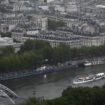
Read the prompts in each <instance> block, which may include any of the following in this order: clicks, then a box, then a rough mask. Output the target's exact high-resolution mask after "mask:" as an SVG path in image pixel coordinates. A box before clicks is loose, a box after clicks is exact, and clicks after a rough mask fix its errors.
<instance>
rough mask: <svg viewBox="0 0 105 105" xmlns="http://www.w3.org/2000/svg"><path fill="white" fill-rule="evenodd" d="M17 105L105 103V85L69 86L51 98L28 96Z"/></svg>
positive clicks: (99, 104)
mask: <svg viewBox="0 0 105 105" xmlns="http://www.w3.org/2000/svg"><path fill="white" fill-rule="evenodd" d="M19 105H105V86H103V87H92V88H89V87H77V88H72V87H69V88H67V89H66V90H64V91H63V93H62V96H61V97H59V98H56V99H53V100H40V99H36V98H29V99H28V100H26V102H24V103H21V104H19Z"/></svg>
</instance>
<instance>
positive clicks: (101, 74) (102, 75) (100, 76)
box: [95, 73, 105, 80]
mask: <svg viewBox="0 0 105 105" xmlns="http://www.w3.org/2000/svg"><path fill="white" fill-rule="evenodd" d="M104 77H105V73H98V74H96V76H95V80H99V79H102V78H104Z"/></svg>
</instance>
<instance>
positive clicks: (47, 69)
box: [0, 57, 105, 81]
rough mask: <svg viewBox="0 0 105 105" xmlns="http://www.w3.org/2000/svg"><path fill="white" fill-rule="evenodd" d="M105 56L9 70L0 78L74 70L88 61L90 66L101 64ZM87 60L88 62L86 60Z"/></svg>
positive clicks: (15, 77) (0, 75)
mask: <svg viewBox="0 0 105 105" xmlns="http://www.w3.org/2000/svg"><path fill="white" fill-rule="evenodd" d="M104 60H105V58H104V57H102V58H98V59H96V58H94V59H88V60H84V59H83V60H74V61H68V62H65V63H58V65H47V66H43V67H40V68H37V69H30V70H20V71H16V72H9V73H3V74H0V80H1V81H5V80H10V79H18V78H22V77H28V76H32V75H42V74H47V73H51V72H60V71H66V70H72V69H73V68H78V67H81V66H82V67H84V66H87V65H85V64H86V63H87V64H88V63H89V64H90V65H88V66H92V65H99V64H105V61H104ZM85 61H86V62H85Z"/></svg>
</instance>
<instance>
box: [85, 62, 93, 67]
mask: <svg viewBox="0 0 105 105" xmlns="http://www.w3.org/2000/svg"><path fill="white" fill-rule="evenodd" d="M91 65H92V63H91V62H89V61H85V62H84V66H91Z"/></svg>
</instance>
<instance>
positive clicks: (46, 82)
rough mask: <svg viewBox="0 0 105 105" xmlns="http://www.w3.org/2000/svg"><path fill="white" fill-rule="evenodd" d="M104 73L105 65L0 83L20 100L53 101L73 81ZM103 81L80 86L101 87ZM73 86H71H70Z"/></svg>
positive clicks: (104, 81) (104, 82)
mask: <svg viewBox="0 0 105 105" xmlns="http://www.w3.org/2000/svg"><path fill="white" fill-rule="evenodd" d="M99 72H105V65H97V66H91V67H85V68H76V69H72V70H69V71H61V72H54V73H49V74H47V77H46V78H44V76H43V75H40V76H31V77H27V78H21V79H15V80H8V81H5V82H2V84H4V85H6V86H7V87H9V88H10V89H12V90H13V91H14V92H15V93H17V94H18V95H19V96H20V97H22V98H28V97H30V96H36V97H44V98H45V99H53V98H56V97H59V96H61V94H62V91H63V90H64V89H66V88H67V87H68V86H71V85H72V81H73V79H75V78H77V77H80V76H85V75H89V74H95V73H99ZM104 84H105V79H102V80H98V81H95V82H91V83H87V84H82V85H81V86H89V87H92V86H95V85H96V86H102V85H104ZM72 86H73V85H72Z"/></svg>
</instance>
